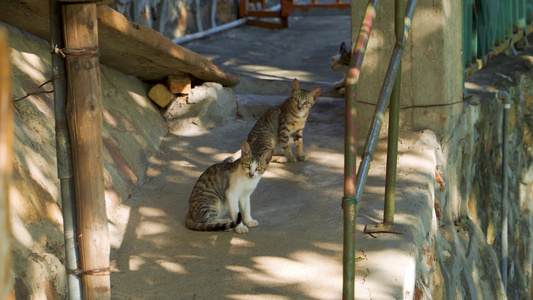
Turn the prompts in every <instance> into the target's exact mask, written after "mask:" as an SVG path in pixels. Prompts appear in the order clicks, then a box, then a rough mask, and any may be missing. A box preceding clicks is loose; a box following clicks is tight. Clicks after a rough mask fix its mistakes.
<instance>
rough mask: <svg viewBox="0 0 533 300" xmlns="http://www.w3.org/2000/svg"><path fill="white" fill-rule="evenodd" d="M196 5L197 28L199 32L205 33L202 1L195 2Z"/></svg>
mask: <svg viewBox="0 0 533 300" xmlns="http://www.w3.org/2000/svg"><path fill="white" fill-rule="evenodd" d="M195 4H196V14H195V15H196V26H198V31H199V32H202V31H204V26H203V25H202V9H201V6H200V0H196V1H195Z"/></svg>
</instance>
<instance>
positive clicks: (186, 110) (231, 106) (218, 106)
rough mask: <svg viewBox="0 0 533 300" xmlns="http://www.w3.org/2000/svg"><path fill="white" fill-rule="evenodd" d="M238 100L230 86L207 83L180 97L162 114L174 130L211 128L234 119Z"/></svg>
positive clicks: (172, 130) (171, 129)
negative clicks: (186, 95)
mask: <svg viewBox="0 0 533 300" xmlns="http://www.w3.org/2000/svg"><path fill="white" fill-rule="evenodd" d="M236 112H237V101H236V97H235V93H234V92H233V90H232V89H231V88H224V87H223V86H222V85H221V84H219V83H215V82H205V83H204V84H202V85H200V86H196V87H194V88H193V89H192V90H191V93H190V94H189V96H188V97H178V98H177V99H176V100H174V101H172V103H171V104H170V105H169V106H168V108H167V111H166V112H165V113H164V115H163V117H164V118H165V119H166V120H167V121H168V127H169V130H170V131H171V132H175V131H183V130H186V129H188V128H191V127H194V128H196V129H198V127H199V128H202V129H209V128H213V127H215V126H220V125H222V124H224V123H225V122H226V120H227V119H231V118H235V116H236Z"/></svg>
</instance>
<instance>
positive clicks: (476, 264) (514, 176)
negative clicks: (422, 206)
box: [433, 51, 533, 299]
mask: <svg viewBox="0 0 533 300" xmlns="http://www.w3.org/2000/svg"><path fill="white" fill-rule="evenodd" d="M532 54H533V52H531V51H530V52H524V53H523V54H522V55H519V56H515V57H505V56H501V57H495V58H493V59H492V60H491V61H490V63H489V64H488V65H487V66H486V67H484V68H483V69H482V70H481V71H479V72H477V73H475V74H474V75H473V76H471V77H469V78H468V79H467V84H466V85H467V88H469V89H485V90H489V91H495V90H502V91H506V92H508V93H509V94H510V95H511V97H512V107H511V117H510V125H509V130H510V133H509V149H510V153H509V165H508V166H502V143H503V140H502V128H503V127H502V111H503V106H502V103H501V102H499V101H497V100H495V99H489V98H487V99H483V98H479V97H476V96H473V97H472V98H471V99H470V100H469V102H470V103H474V104H476V105H471V104H465V105H462V104H459V105H460V106H463V107H462V113H461V114H460V115H459V118H458V121H457V123H456V126H455V127H454V128H452V130H450V131H449V132H448V133H447V134H444V135H442V136H441V146H442V152H441V153H440V154H439V155H438V157H440V158H439V159H438V162H437V169H436V176H437V187H439V186H440V188H436V189H435V211H436V216H437V219H438V220H437V222H438V230H437V234H436V256H437V257H436V258H437V261H438V262H439V268H437V269H436V270H435V272H434V275H435V276H434V278H435V282H441V284H440V288H435V289H434V290H433V292H434V293H435V294H434V296H435V298H437V299H441V298H445V299H452V298H454V297H455V298H456V299H505V298H506V296H507V298H510V299H529V297H530V295H531V290H530V289H531V282H532V262H533V261H532V258H533V193H532V192H533V164H532V162H533V148H532V141H533V140H532V138H533V135H532V129H533V116H532V114H531V112H532V109H533V56H532ZM502 167H506V168H508V170H509V174H510V175H509V194H508V201H507V203H506V205H507V209H508V221H509V222H508V224H509V227H508V244H509V251H508V272H507V275H508V287H507V291H506V292H505V289H504V286H503V283H502V279H501V276H500V266H501V240H502V232H501V228H502V223H501V209H500V205H501V199H502ZM439 177H440V178H442V181H440V182H441V184H439ZM436 285H437V286H439V284H436Z"/></svg>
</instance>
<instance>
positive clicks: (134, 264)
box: [129, 255, 145, 271]
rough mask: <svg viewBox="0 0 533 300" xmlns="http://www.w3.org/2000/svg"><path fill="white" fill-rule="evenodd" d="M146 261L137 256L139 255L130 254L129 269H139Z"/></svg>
mask: <svg viewBox="0 0 533 300" xmlns="http://www.w3.org/2000/svg"><path fill="white" fill-rule="evenodd" d="M144 263H145V261H144V258H142V257H140V256H137V255H132V256H130V261H129V270H130V271H139V269H140V268H141V267H142V266H143V265H144Z"/></svg>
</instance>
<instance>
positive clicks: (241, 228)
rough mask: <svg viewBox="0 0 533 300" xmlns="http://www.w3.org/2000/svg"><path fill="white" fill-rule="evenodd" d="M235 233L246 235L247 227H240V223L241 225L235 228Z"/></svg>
mask: <svg viewBox="0 0 533 300" xmlns="http://www.w3.org/2000/svg"><path fill="white" fill-rule="evenodd" d="M235 231H237V233H247V232H248V227H246V226H244V225H242V223H241V224H239V225H237V227H235Z"/></svg>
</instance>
